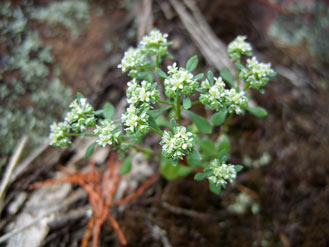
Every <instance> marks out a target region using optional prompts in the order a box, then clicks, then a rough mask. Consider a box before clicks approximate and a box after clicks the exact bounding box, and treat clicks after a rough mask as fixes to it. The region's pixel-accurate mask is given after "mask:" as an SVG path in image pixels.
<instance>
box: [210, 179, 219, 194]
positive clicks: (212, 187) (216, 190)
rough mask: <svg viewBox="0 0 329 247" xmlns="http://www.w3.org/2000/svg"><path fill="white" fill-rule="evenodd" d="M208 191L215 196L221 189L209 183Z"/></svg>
mask: <svg viewBox="0 0 329 247" xmlns="http://www.w3.org/2000/svg"><path fill="white" fill-rule="evenodd" d="M209 189H210V191H211V192H212V193H214V194H216V195H219V193H220V191H221V187H220V185H216V184H215V183H213V182H210V183H209Z"/></svg>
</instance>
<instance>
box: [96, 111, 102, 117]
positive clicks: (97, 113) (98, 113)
mask: <svg viewBox="0 0 329 247" xmlns="http://www.w3.org/2000/svg"><path fill="white" fill-rule="evenodd" d="M103 112H104V110H97V111H95V115H96V116H97V115H101V114H103Z"/></svg>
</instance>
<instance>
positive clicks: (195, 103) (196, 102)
mask: <svg viewBox="0 0 329 247" xmlns="http://www.w3.org/2000/svg"><path fill="white" fill-rule="evenodd" d="M200 103H201V101H200V100H197V101H194V102H193V103H192V106H194V105H198V104H200Z"/></svg>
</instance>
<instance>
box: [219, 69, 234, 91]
mask: <svg viewBox="0 0 329 247" xmlns="http://www.w3.org/2000/svg"><path fill="white" fill-rule="evenodd" d="M220 76H221V77H222V78H223V79H224V81H226V82H227V83H228V84H230V86H231V87H232V88H233V87H234V80H233V76H232V74H231V72H230V71H229V70H228V69H221V70H220Z"/></svg>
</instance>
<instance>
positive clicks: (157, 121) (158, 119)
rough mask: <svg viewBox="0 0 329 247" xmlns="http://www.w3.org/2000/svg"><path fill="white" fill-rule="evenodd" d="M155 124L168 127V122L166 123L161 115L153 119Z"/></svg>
mask: <svg viewBox="0 0 329 247" xmlns="http://www.w3.org/2000/svg"><path fill="white" fill-rule="evenodd" d="M155 122H156V124H157V125H158V126H159V127H161V126H163V127H167V128H168V129H170V128H171V127H170V124H169V123H168V121H167V120H166V119H165V118H164V117H163V116H160V117H158V118H157V119H156V120H155Z"/></svg>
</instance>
